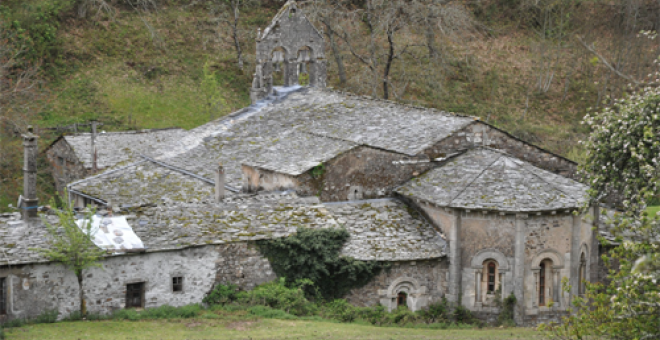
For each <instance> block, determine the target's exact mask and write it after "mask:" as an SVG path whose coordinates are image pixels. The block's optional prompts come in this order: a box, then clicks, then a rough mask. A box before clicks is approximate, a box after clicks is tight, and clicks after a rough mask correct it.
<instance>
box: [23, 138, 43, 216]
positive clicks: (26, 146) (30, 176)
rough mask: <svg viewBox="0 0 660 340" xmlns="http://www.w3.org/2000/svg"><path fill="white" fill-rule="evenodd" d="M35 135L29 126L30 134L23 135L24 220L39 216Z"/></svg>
mask: <svg viewBox="0 0 660 340" xmlns="http://www.w3.org/2000/svg"><path fill="white" fill-rule="evenodd" d="M38 138H39V137H38V136H37V135H35V134H34V133H33V130H32V126H28V132H27V133H26V134H24V135H23V150H24V155H23V203H22V205H21V207H20V208H22V209H23V218H25V219H28V218H30V217H36V216H37V207H38V206H39V199H37V151H38V149H37V139H38Z"/></svg>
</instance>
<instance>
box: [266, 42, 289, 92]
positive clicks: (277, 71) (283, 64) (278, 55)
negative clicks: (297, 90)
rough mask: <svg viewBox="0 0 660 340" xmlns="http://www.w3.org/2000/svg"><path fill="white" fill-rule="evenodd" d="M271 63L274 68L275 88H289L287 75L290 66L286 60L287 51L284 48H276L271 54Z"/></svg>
mask: <svg viewBox="0 0 660 340" xmlns="http://www.w3.org/2000/svg"><path fill="white" fill-rule="evenodd" d="M270 63H271V66H272V76H271V77H272V80H273V85H274V86H288V85H289V84H288V82H287V81H286V80H287V79H286V75H287V74H288V69H289V64H288V62H287V59H286V51H285V50H284V48H282V47H278V48H275V49H274V50H273V52H272V53H271V57H270Z"/></svg>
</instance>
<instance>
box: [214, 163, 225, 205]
mask: <svg viewBox="0 0 660 340" xmlns="http://www.w3.org/2000/svg"><path fill="white" fill-rule="evenodd" d="M224 198H225V168H223V167H222V163H218V170H216V172H215V201H216V202H218V203H219V202H222V200H223V199H224Z"/></svg>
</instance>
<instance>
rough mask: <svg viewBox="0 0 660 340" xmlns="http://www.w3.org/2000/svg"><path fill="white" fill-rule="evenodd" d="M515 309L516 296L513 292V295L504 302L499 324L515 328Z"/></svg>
mask: <svg viewBox="0 0 660 340" xmlns="http://www.w3.org/2000/svg"><path fill="white" fill-rule="evenodd" d="M515 307H516V296H515V295H513V292H511V295H509V296H508V297H507V298H506V299H504V301H503V302H502V308H501V310H500V315H498V316H497V323H498V324H499V325H504V326H507V327H513V326H515V325H516V323H515V321H514V320H513V309H514V308H515Z"/></svg>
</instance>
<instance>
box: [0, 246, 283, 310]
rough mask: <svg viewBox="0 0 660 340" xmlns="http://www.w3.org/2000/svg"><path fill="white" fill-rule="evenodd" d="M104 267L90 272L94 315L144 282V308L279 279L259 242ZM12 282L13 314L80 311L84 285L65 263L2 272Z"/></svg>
mask: <svg viewBox="0 0 660 340" xmlns="http://www.w3.org/2000/svg"><path fill="white" fill-rule="evenodd" d="M101 263H102V268H91V269H88V270H85V271H84V274H83V277H84V281H83V289H84V292H85V297H86V300H87V310H88V311H89V312H90V313H100V314H108V313H111V312H112V311H114V310H117V309H122V308H124V307H125V305H126V285H127V284H130V283H139V282H144V284H145V292H144V298H145V299H144V307H146V308H150V307H158V306H162V305H171V306H183V305H187V304H191V303H200V302H201V301H202V299H203V298H204V296H206V294H208V293H209V292H210V291H211V289H212V288H213V286H214V285H215V284H216V283H232V284H236V285H238V286H239V289H242V290H250V289H252V288H254V287H255V286H256V285H258V284H261V283H264V282H268V281H271V280H274V279H275V278H276V276H275V274H274V273H273V271H272V269H271V267H270V264H269V262H268V260H267V259H265V258H264V257H262V256H261V254H259V252H258V250H257V249H256V247H255V245H254V244H253V243H247V242H241V243H233V244H224V245H210V246H204V247H196V248H187V249H182V250H176V251H166V252H155V253H147V254H133V255H126V256H115V257H110V258H106V259H105V260H103V261H102V262H101ZM2 277H4V278H5V280H6V284H7V288H8V293H7V300H8V304H7V315H6V316H4V317H0V321H3V320H5V321H6V320H9V319H13V318H33V317H36V316H38V315H40V314H42V313H43V312H45V311H48V310H53V309H57V310H58V311H59V313H60V317H64V316H66V315H69V314H70V313H71V312H74V311H78V310H80V303H79V300H78V282H77V279H76V277H75V275H74V274H73V272H72V271H71V270H69V269H67V268H65V267H64V266H62V265H60V264H54V263H52V264H35V265H25V266H12V267H5V268H2V269H0V278H2ZM173 277H183V290H182V291H181V292H174V291H173V289H172V278H173Z"/></svg>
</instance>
